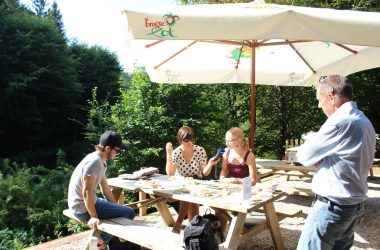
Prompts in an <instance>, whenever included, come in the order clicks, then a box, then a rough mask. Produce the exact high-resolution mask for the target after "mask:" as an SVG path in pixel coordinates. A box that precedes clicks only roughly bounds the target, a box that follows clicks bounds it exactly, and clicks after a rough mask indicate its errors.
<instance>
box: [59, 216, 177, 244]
mask: <svg viewBox="0 0 380 250" xmlns="http://www.w3.org/2000/svg"><path fill="white" fill-rule="evenodd" d="M63 214H64V215H65V216H67V217H69V218H70V219H72V220H74V221H76V222H79V223H86V222H85V221H81V220H79V219H78V218H76V217H75V216H74V215H73V214H72V213H71V211H70V210H69V209H66V210H64V211H63ZM99 230H100V231H102V232H106V233H109V234H112V235H114V236H117V237H119V239H122V240H127V241H130V242H133V243H135V244H138V245H140V246H143V247H146V248H149V249H154V250H167V249H170V250H172V249H173V250H177V249H178V250H183V247H182V244H183V239H182V236H181V235H179V234H175V233H172V232H171V231H168V230H165V229H163V228H158V227H154V226H152V225H151V224H149V222H147V221H143V220H141V221H140V220H130V219H126V218H122V217H119V218H112V219H103V220H100V223H99V225H98V228H97V229H94V230H93V232H92V234H91V236H96V237H99V233H100V232H99ZM85 249H88V245H86V246H85Z"/></svg>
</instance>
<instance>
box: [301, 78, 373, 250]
mask: <svg viewBox="0 0 380 250" xmlns="http://www.w3.org/2000/svg"><path fill="white" fill-rule="evenodd" d="M316 96H317V100H318V107H319V108H321V109H322V110H323V112H324V113H325V114H326V115H327V117H328V118H327V120H326V122H325V123H324V124H323V125H322V127H321V128H320V130H319V131H318V133H316V135H315V136H314V137H313V138H312V139H310V140H308V141H306V142H305V143H304V144H303V145H301V146H300V149H299V151H298V155H297V158H298V159H299V161H300V162H301V163H302V164H303V165H305V166H313V167H315V168H316V172H315V174H314V177H313V180H312V190H313V192H314V193H315V194H316V198H315V201H314V204H313V205H312V208H311V209H310V212H309V215H308V217H307V219H306V222H305V226H304V229H303V230H302V234H301V237H300V240H299V242H298V247H297V249H299V250H305V249H313V250H317V249H324V250H325V249H350V247H351V246H352V245H353V242H354V230H355V228H356V226H357V225H358V224H359V222H360V220H361V218H362V217H363V214H364V206H363V205H364V204H363V203H364V200H366V199H367V195H366V193H367V191H368V185H367V176H368V173H369V170H370V168H371V165H372V162H373V158H374V150H375V140H376V134H375V131H374V128H373V126H372V124H371V122H370V121H369V120H368V118H367V117H366V116H365V115H364V114H363V112H362V111H360V110H358V108H357V105H356V103H355V102H353V101H352V86H351V84H350V83H349V82H348V79H347V78H346V77H344V76H339V75H331V76H326V77H321V79H320V81H319V84H318V85H317V94H316Z"/></svg>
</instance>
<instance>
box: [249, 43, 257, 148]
mask: <svg viewBox="0 0 380 250" xmlns="http://www.w3.org/2000/svg"><path fill="white" fill-rule="evenodd" d="M255 52H256V43H255V42H252V44H251V114H250V118H251V119H250V121H251V127H250V138H249V146H250V148H251V150H252V152H254V146H255V142H254V141H255V116H256V110H255V81H256V79H255V77H256V75H255V73H256V53H255Z"/></svg>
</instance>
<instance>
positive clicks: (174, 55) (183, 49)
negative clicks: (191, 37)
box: [154, 40, 198, 69]
mask: <svg viewBox="0 0 380 250" xmlns="http://www.w3.org/2000/svg"><path fill="white" fill-rule="evenodd" d="M196 42H198V40H195V41H192V42H191V43H189V44H188V45H187V46H186V47H184V48H182V49H180V50H178V51H177V52H176V53H174V54H173V55H172V56H170V57H168V58H167V59H165V60H164V61H162V62H161V63H160V64H158V65H156V66H154V69H157V68H158V67H160V66H161V65H162V64H164V63H166V62H167V61H169V60H171V59H172V58H174V57H176V56H177V55H179V54H180V53H182V52H183V51H185V50H186V49H188V48H189V47H191V46H192V45H193V44H194V43H196Z"/></svg>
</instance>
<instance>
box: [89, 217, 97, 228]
mask: <svg viewBox="0 0 380 250" xmlns="http://www.w3.org/2000/svg"><path fill="white" fill-rule="evenodd" d="M98 224H99V219H98V218H95V217H91V219H90V220H89V221H88V222H87V225H88V226H89V227H90V228H92V229H95V228H98Z"/></svg>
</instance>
